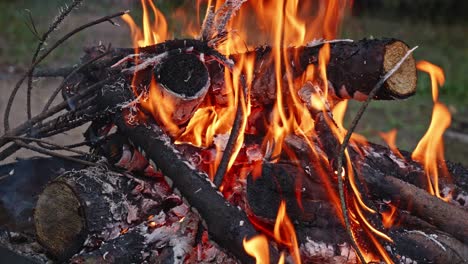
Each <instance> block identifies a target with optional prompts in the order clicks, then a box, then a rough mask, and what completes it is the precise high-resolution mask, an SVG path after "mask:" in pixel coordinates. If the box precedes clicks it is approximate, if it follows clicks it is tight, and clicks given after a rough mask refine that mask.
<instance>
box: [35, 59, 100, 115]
mask: <svg viewBox="0 0 468 264" xmlns="http://www.w3.org/2000/svg"><path fill="white" fill-rule="evenodd" d="M108 54H109V51H107V52H105V53H103V54H101V55H99V56H97V57H96V58H93V59H91V60H89V61H87V62H85V63H83V64H81V65H80V66H79V67H77V68H75V69H74V70H73V71H72V72H71V73H70V74H69V75H67V77H66V78H65V79H64V80H63V81H62V83H61V84H60V86H59V87H58V88H57V89H56V90H55V91H54V92H53V93H52V95H51V96H50V98H49V100H48V101H47V103H46V104H45V106H44V109H43V110H42V112H44V111H47V109H49V107H50V105H52V102H53V101H54V100H55V97H56V96H57V94H58V93H59V92H60V91H62V89H63V88H64V87H65V85H66V84H67V82H68V81H69V80H70V79H71V77H73V76H75V74H76V73H78V72H79V71H81V70H83V69H84V68H86V67H88V66H89V65H91V64H93V63H94V62H95V61H97V60H100V59H101V58H103V57H105V56H107V55H108Z"/></svg>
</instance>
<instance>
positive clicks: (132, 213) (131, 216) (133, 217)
mask: <svg viewBox="0 0 468 264" xmlns="http://www.w3.org/2000/svg"><path fill="white" fill-rule="evenodd" d="M123 205H124V208H126V209H127V219H126V220H127V223H128V224H131V223H133V222H136V221H137V220H139V217H138V212H139V210H138V207H137V206H135V205H133V204H130V203H129V202H128V201H124V202H123Z"/></svg>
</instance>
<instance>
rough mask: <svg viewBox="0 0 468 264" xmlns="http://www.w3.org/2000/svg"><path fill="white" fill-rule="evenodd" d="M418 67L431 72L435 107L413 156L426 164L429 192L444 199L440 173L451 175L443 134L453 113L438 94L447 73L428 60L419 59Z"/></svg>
mask: <svg viewBox="0 0 468 264" xmlns="http://www.w3.org/2000/svg"><path fill="white" fill-rule="evenodd" d="M416 67H417V68H418V69H419V70H421V71H424V72H427V73H429V75H430V77H431V85H432V97H433V100H434V109H433V111H432V119H431V123H430V125H429V128H428V129H427V132H426V134H424V136H423V137H422V138H421V140H420V141H419V143H418V145H417V146H416V148H415V149H414V151H413V154H412V156H411V157H412V158H413V159H414V160H417V161H419V162H421V163H422V164H423V165H424V171H425V172H426V179H427V183H428V192H429V193H430V194H432V195H435V196H437V197H439V198H441V199H444V197H442V196H441V194H440V190H439V173H442V175H444V176H449V173H448V169H447V166H446V164H445V159H444V142H443V134H444V132H445V130H446V129H447V128H448V127H449V126H450V123H451V114H450V111H449V110H448V108H447V107H446V106H445V105H444V104H442V103H440V102H438V95H439V85H444V82H445V75H444V72H443V70H442V69H441V68H440V67H438V66H436V65H434V64H432V63H430V62H427V61H419V62H418V63H417V64H416Z"/></svg>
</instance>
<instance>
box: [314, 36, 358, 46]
mask: <svg viewBox="0 0 468 264" xmlns="http://www.w3.org/2000/svg"><path fill="white" fill-rule="evenodd" d="M338 42H354V40H352V39H330V40H326V39H323V38H320V39H313V40H312V41H310V42H308V43H307V44H306V47H316V46H320V45H322V44H325V43H338Z"/></svg>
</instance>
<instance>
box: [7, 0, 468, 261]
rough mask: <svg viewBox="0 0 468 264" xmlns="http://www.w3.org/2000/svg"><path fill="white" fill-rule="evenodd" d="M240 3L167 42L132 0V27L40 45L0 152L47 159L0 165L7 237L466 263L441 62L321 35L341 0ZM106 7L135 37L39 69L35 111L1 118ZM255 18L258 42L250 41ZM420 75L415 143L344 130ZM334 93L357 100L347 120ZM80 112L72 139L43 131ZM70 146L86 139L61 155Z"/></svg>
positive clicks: (91, 255)
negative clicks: (427, 105) (423, 78)
mask: <svg viewBox="0 0 468 264" xmlns="http://www.w3.org/2000/svg"><path fill="white" fill-rule="evenodd" d="M79 2H81V1H74V2H73V4H72V5H71V6H70V7H69V8H67V9H65V10H63V11H62V13H61V15H60V16H59V17H58V18H57V20H56V21H55V22H54V23H56V24H53V25H52V26H51V28H52V27H56V26H57V25H58V24H60V23H61V20H63V19H64V18H65V17H66V16H67V15H68V13H70V12H71V11H72V10H73V8H74V7H75V6H76V5H78V4H79ZM244 2H246V1H242V0H239V1H231V0H227V1H225V2H223V1H216V2H215V3H211V1H209V4H208V6H207V10H206V14H205V18H204V20H203V24H202V25H201V29H200V30H199V32H198V34H197V36H196V37H194V38H186V39H173V38H172V37H170V35H169V34H168V30H167V22H166V21H165V18H164V16H163V15H162V13H161V12H160V11H159V10H158V9H157V8H156V6H155V5H154V4H153V2H152V1H150V0H148V1H145V0H142V1H141V3H142V7H143V29H140V28H138V26H137V25H136V23H135V22H134V20H133V19H132V17H131V16H130V15H129V14H128V13H127V12H120V13H117V14H114V15H109V16H106V17H103V18H101V19H98V20H96V21H93V22H90V23H89V24H86V25H84V26H82V27H79V28H77V29H76V30H74V31H72V32H71V33H69V34H67V35H66V36H65V37H64V38H63V39H60V40H59V41H58V42H57V43H56V44H55V45H52V46H50V47H49V48H48V49H46V50H44V51H42V52H41V48H42V44H41V45H39V47H38V52H37V53H36V54H35V56H34V59H33V64H32V65H31V67H30V69H29V70H28V71H27V73H26V74H25V75H24V76H23V78H22V79H21V80H20V81H19V83H18V84H17V86H16V87H15V88H14V91H13V93H12V96H11V98H10V101H9V105H8V106H7V108H6V113H5V122H4V124H5V131H6V132H5V134H4V135H3V136H2V137H0V144H1V145H0V146H1V147H2V149H1V152H0V160H3V159H5V158H6V157H9V156H11V155H14V154H15V152H16V151H17V150H19V149H20V148H27V149H31V150H33V151H37V152H39V153H42V154H45V155H47V156H50V157H48V158H47V157H44V158H37V159H27V160H23V161H20V162H17V163H12V164H6V165H2V166H1V167H0V175H5V176H1V177H2V181H0V189H2V188H4V190H5V193H7V192H11V190H12V189H13V190H15V191H14V192H13V193H14V197H15V198H11V199H9V200H5V199H3V200H2V202H3V203H4V204H5V205H4V207H5V211H6V212H7V214H8V217H9V218H10V220H9V221H7V222H8V223H9V224H7V225H6V227H5V228H8V229H12V230H16V231H15V232H10V231H6V232H5V235H3V236H2V237H1V238H0V241H1V243H2V245H3V246H4V247H7V248H8V249H9V250H10V251H13V252H16V253H17V254H19V255H23V256H26V257H28V258H30V259H32V260H35V261H37V262H44V263H45V262H47V261H49V260H53V261H59V262H71V263H166V262H167V263H169V262H174V263H211V262H213V263H254V262H256V263H372V262H374V263H375V262H384V263H452V262H454V263H464V262H465V261H467V260H468V247H467V241H468V224H467V222H466V219H468V212H467V209H466V206H467V202H468V196H467V192H468V185H467V182H466V179H467V178H466V177H467V175H468V170H467V169H465V168H463V167H461V166H460V165H457V164H453V163H450V162H447V163H446V162H445V160H444V157H443V155H442V153H443V144H442V134H443V132H444V130H445V129H446V128H447V127H448V126H449V124H450V113H449V112H448V110H447V107H446V106H444V105H443V104H442V103H441V102H439V100H438V92H437V89H438V86H439V85H441V84H442V83H443V79H444V76H443V71H442V70H441V69H440V68H438V67H437V66H435V65H433V64H431V63H429V62H426V61H419V62H416V60H415V59H414V57H413V55H412V52H413V51H414V49H415V48H416V47H415V48H411V47H409V46H408V45H407V44H406V43H405V42H404V41H402V40H398V39H390V38H388V39H363V40H357V41H356V40H349V39H336V35H337V32H336V31H337V28H338V25H339V23H340V22H341V19H342V17H343V14H344V12H345V10H346V8H347V5H345V4H344V5H335V4H334V1H330V2H327V3H326V4H324V5H323V14H322V13H319V14H318V15H317V17H316V18H315V19H313V20H311V21H307V20H304V19H302V12H301V10H307V9H308V8H310V7H309V6H308V4H307V3H298V2H297V1H283V0H278V1H258V2H246V3H244ZM236 13H237V15H236V16H234V15H235V14H236ZM118 17H120V18H121V19H123V20H124V21H125V22H126V24H128V26H129V27H130V28H131V32H132V37H133V43H134V47H132V48H115V47H111V46H110V45H109V46H103V45H99V46H95V47H89V48H87V49H86V50H85V54H84V55H83V57H82V59H81V61H82V64H80V65H78V66H73V67H69V68H62V69H59V70H56V71H52V72H48V73H47V75H59V76H63V77H64V80H63V82H62V84H61V85H60V86H59V87H58V88H57V89H56V91H55V92H54V93H53V94H52V95H51V98H50V100H49V102H48V103H47V105H46V106H45V107H44V110H43V111H42V112H41V113H39V114H37V115H35V116H33V115H32V114H31V113H30V112H29V114H28V120H27V121H26V122H24V123H23V124H20V125H19V126H16V127H10V124H9V121H8V118H9V112H10V110H11V105H12V104H13V103H14V98H15V94H16V92H17V90H18V89H19V88H20V87H21V85H22V83H23V82H25V81H26V80H27V90H28V91H31V89H32V81H31V80H32V78H33V77H41V75H45V74H44V73H38V72H37V71H36V66H37V65H38V64H39V63H40V62H41V61H42V60H43V59H44V58H46V57H47V56H48V54H49V53H50V52H51V51H53V50H54V49H55V48H56V47H57V46H59V45H61V44H62V43H63V42H64V41H65V40H67V39H68V38H69V37H70V36H72V35H73V34H75V33H78V32H79V31H81V30H83V29H85V28H87V27H91V26H93V25H96V24H98V23H101V22H106V21H110V22H112V23H114V22H113V21H112V20H113V19H116V18H118ZM151 17H154V18H155V19H154V22H153V21H152V19H151ZM252 21H254V22H256V23H258V24H259V27H261V28H263V30H264V32H265V33H268V34H269V37H268V40H269V41H270V42H269V44H267V45H263V46H251V45H250V43H249V33H250V34H252V33H251V31H252V30H251V29H250V30H249V28H250V27H251V26H252V24H251V23H252ZM235 29H238V30H241V31H236V30H235ZM48 34H50V32H47V33H46V34H45V35H44V36H43V39H47V38H48ZM244 34H245V36H244ZM317 37H320V38H317ZM41 43H42V42H41ZM417 69H419V70H421V71H424V72H428V73H430V75H431V78H432V89H433V100H434V111H433V119H432V123H431V125H430V127H429V129H428V132H427V134H426V135H425V137H424V138H423V139H422V140H421V141H420V143H419V145H418V147H417V148H416V150H415V151H414V152H413V153H408V152H405V151H400V150H398V149H397V148H396V147H394V145H393V144H391V142H389V146H390V147H384V146H381V145H377V144H374V143H371V142H368V141H367V140H366V139H364V138H363V137H362V136H359V135H356V134H354V133H353V132H354V130H355V127H356V125H357V123H358V122H359V120H360V118H361V116H362V114H363V113H364V112H365V110H366V107H367V105H368V104H369V103H370V102H371V101H372V100H398V99H405V98H408V97H410V96H412V95H413V94H414V93H415V92H416V82H417ZM59 93H61V95H62V97H63V102H61V103H59V104H56V105H52V102H53V101H54V99H55V97H56V96H57V95H58V94H59ZM29 96H30V94H29V95H28V102H30V100H31V98H30V97H29ZM347 100H358V101H362V106H361V109H360V111H359V112H358V114H357V116H356V118H355V119H354V121H353V123H352V125H351V127H350V128H348V129H345V128H344V127H343V120H342V118H343V113H344V110H345V108H346V106H345V104H346V102H347ZM28 109H29V106H28ZM29 110H30V109H29ZM83 124H89V126H88V129H87V130H86V132H85V134H84V140H83V142H82V143H78V144H73V145H69V146H61V145H58V144H56V143H54V142H51V141H48V140H46V139H44V138H47V137H51V136H53V135H56V134H59V133H62V132H65V131H68V130H71V129H73V128H76V127H78V126H81V125H83ZM83 145H87V146H89V147H90V151H89V152H83V151H79V150H76V147H78V146H83ZM65 152H66V154H64V153H65ZM69 153H72V154H69ZM30 168H34V169H33V170H32V171H31V170H30ZM28 180H31V181H33V180H34V181H35V182H36V183H37V184H35V185H33V186H34V187H28V188H25V187H24V186H26V185H28V186H31V184H26V183H25V181H28ZM2 185H3V187H2ZM11 186H15V187H11ZM16 186H17V187H16ZM31 189H33V190H31ZM13 193H12V194H11V197H13ZM31 194H33V195H31ZM32 196H34V197H32ZM32 227H33V228H32ZM18 230H19V231H18Z"/></svg>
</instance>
